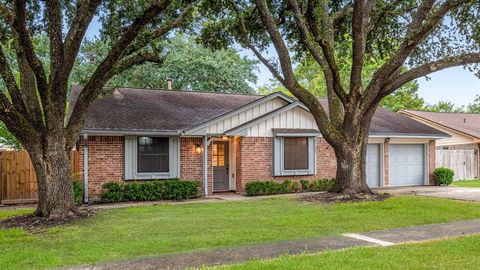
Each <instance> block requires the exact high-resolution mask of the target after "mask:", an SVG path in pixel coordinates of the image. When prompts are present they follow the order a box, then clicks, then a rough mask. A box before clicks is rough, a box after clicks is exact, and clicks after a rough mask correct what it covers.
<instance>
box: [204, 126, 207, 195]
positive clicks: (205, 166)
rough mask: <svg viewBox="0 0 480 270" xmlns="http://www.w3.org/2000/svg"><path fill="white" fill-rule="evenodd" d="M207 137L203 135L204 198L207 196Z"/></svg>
mask: <svg viewBox="0 0 480 270" xmlns="http://www.w3.org/2000/svg"><path fill="white" fill-rule="evenodd" d="M207 163H208V138H207V136H204V137H203V190H204V195H205V198H207V197H208V164H207Z"/></svg>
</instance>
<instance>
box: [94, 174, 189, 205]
mask: <svg viewBox="0 0 480 270" xmlns="http://www.w3.org/2000/svg"><path fill="white" fill-rule="evenodd" d="M103 189H104V190H105V191H104V192H102V195H101V196H102V200H103V201H106V202H121V201H158V200H185V199H192V198H195V197H197V196H198V182H197V181H180V180H178V179H171V180H154V181H149V182H142V183H127V184H121V183H119V182H108V183H105V184H104V185H103Z"/></svg>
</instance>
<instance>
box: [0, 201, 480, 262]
mask: <svg viewBox="0 0 480 270" xmlns="http://www.w3.org/2000/svg"><path fill="white" fill-rule="evenodd" d="M478 217H480V206H479V205H478V204H475V203H470V202H462V201H454V200H447V199H440V198H429V197H415V196H402V197H393V198H390V199H388V200H386V201H384V202H368V203H341V204H340V203H339V204H332V205H324V204H316V203H307V202H299V201H296V200H293V199H287V198H277V199H266V200H250V201H239V202H221V203H195V204H182V205H158V206H143V207H131V208H123V209H111V210H103V211H100V212H98V214H97V215H95V216H94V217H93V218H90V219H88V220H82V221H79V222H77V223H75V224H73V225H70V226H66V227H58V228H51V229H48V230H46V231H43V232H37V233H29V232H26V231H24V230H22V229H8V230H0V269H32V268H35V269H38V268H46V267H58V266H67V265H75V264H85V263H93V262H99V261H112V260H120V259H122V260H125V259H131V258H139V257H146V256H155V255H161V254H166V253H177V252H185V251H192V250H200V249H212V248H222V247H229V246H238V245H248V244H254V243H261V242H272V241H279V240H286V239H302V238H310V237H317V236H327V235H337V234H341V233H347V232H362V231H371V230H380V229H388V228H396V227H403V226H411V225H420V224H431V223H441V222H447V221H453V220H462V219H472V218H478Z"/></svg>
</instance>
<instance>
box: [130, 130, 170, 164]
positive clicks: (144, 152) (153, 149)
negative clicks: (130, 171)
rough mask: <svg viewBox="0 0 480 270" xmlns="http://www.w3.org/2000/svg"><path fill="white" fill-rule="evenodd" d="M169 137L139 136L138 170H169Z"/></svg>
mask: <svg viewBox="0 0 480 270" xmlns="http://www.w3.org/2000/svg"><path fill="white" fill-rule="evenodd" d="M168 152H169V151H168V138H162V137H138V139H137V172H139V173H153V172H155V173H156V172H168V169H169V162H168V159H169V157H168Z"/></svg>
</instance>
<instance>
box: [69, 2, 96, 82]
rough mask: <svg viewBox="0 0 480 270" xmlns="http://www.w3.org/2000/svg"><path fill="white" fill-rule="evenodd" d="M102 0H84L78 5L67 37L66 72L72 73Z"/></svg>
mask: <svg viewBox="0 0 480 270" xmlns="http://www.w3.org/2000/svg"><path fill="white" fill-rule="evenodd" d="M100 2H101V0H84V1H81V3H80V4H79V6H78V9H77V12H76V13H75V17H74V18H73V21H72V23H71V26H70V29H69V30H68V33H67V35H66V37H65V56H64V58H65V63H66V66H65V67H64V69H65V70H66V73H70V71H71V70H72V68H73V65H74V63H75V58H76V57H77V54H78V51H79V50H80V46H81V43H82V39H83V37H84V36H85V32H86V31H87V29H88V26H89V25H90V23H91V22H92V19H93V16H94V15H95V11H96V10H97V8H98V6H99V5H100Z"/></svg>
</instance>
